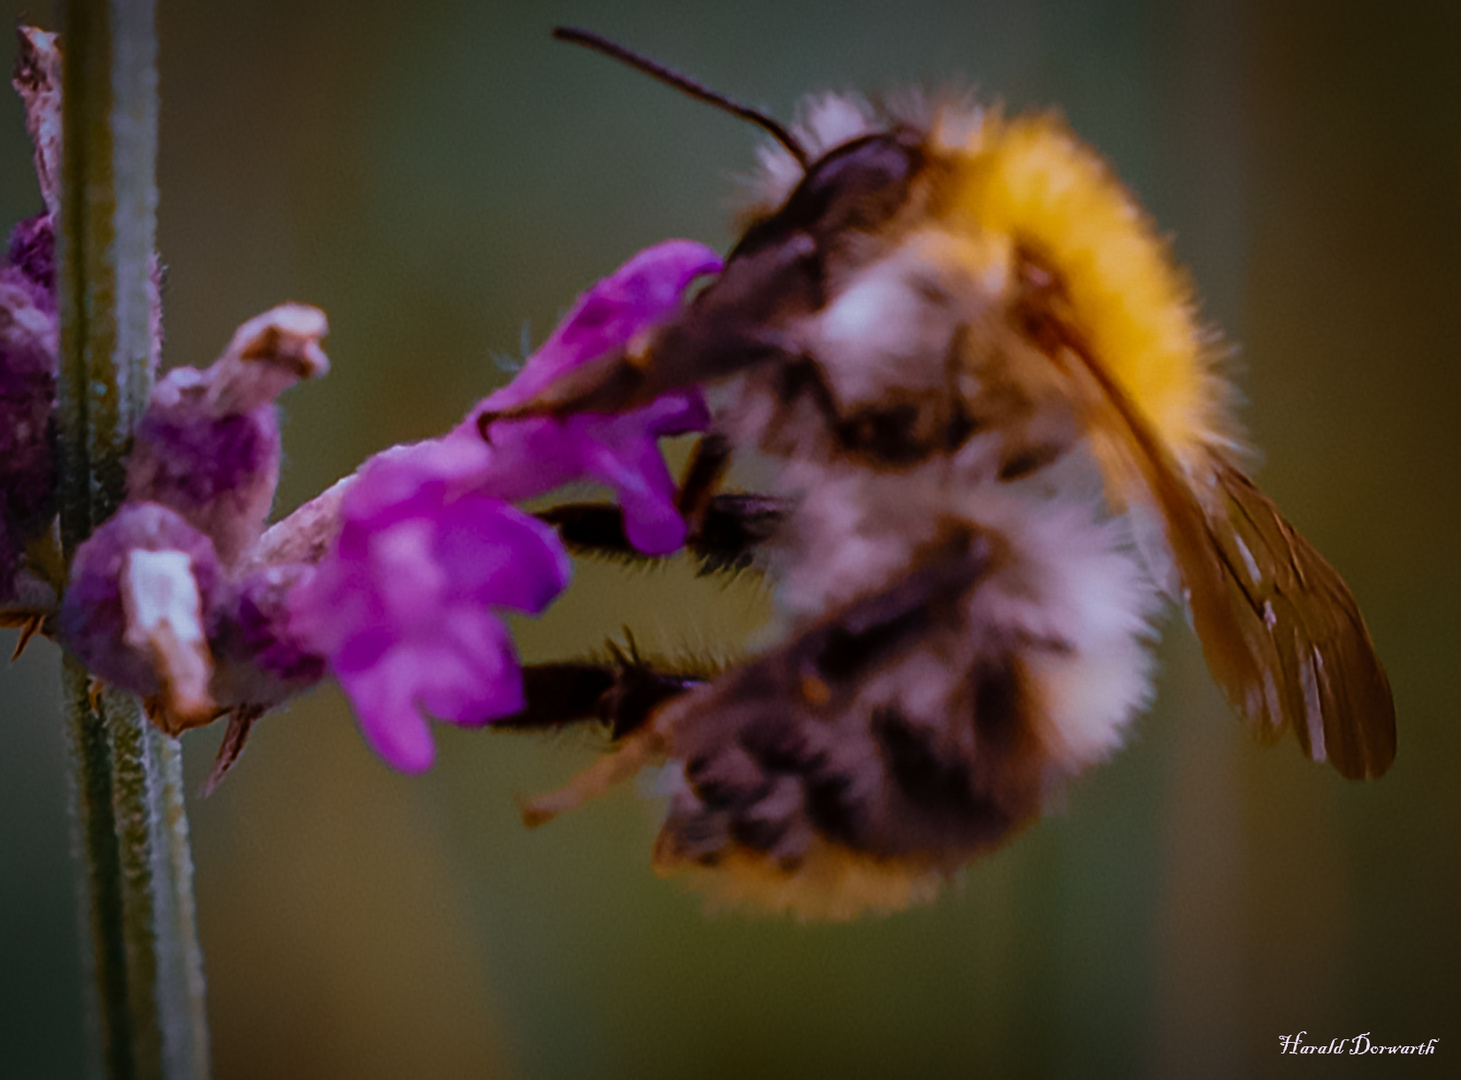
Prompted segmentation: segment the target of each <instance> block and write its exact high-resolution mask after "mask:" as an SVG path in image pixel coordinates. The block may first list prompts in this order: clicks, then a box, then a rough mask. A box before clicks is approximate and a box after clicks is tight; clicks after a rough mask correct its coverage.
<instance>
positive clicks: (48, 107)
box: [11, 26, 61, 215]
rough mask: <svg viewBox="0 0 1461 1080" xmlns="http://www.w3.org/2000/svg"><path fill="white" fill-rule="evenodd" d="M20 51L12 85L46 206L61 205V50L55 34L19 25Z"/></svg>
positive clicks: (56, 208)
mask: <svg viewBox="0 0 1461 1080" xmlns="http://www.w3.org/2000/svg"><path fill="white" fill-rule="evenodd" d="M19 35H20V52H19V55H17V56H16V58H15V77H14V78H13V80H12V81H11V85H12V86H14V87H15V90H16V92H17V93H18V94H20V98H21V100H22V101H23V102H24V103H25V126H26V129H27V130H28V131H29V132H30V141H31V145H32V146H34V147H35V166H36V179H38V180H39V181H40V185H41V197H42V198H43V199H45V201H46V210H47V212H49V213H50V214H53V215H54V214H55V213H57V212H58V211H59V209H60V206H61V165H60V162H61V51H60V49H58V48H57V47H56V35H55V34H52V33H47V32H46V31H44V30H38V29H36V28H35V27H34V26H22V27H20V28H19Z"/></svg>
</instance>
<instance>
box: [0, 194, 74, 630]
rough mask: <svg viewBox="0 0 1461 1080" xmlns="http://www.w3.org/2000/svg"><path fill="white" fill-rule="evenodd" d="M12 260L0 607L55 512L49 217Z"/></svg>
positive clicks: (7, 299)
mask: <svg viewBox="0 0 1461 1080" xmlns="http://www.w3.org/2000/svg"><path fill="white" fill-rule="evenodd" d="M10 255H11V259H10V260H8V261H7V262H6V264H5V265H4V266H3V267H0V602H9V601H11V600H14V599H15V597H16V575H17V574H18V573H19V571H20V569H21V567H22V565H23V561H24V560H23V552H24V550H25V547H26V545H27V544H28V543H29V542H30V541H31V540H32V539H34V538H35V537H36V536H37V535H39V534H40V533H41V532H43V531H44V529H45V527H46V525H47V523H48V522H49V521H50V519H51V517H52V516H53V514H54V512H55V490H56V465H55V442H56V421H55V411H56V363H57V360H56V356H57V349H58V347H59V335H60V330H59V327H58V325H57V321H56V298H55V235H54V233H53V232H52V230H51V222H50V218H49V217H48V216H47V215H45V214H42V215H40V216H39V217H36V218H31V219H29V220H28V221H24V222H21V224H20V225H18V226H17V227H16V229H15V232H14V234H12V237H11V242H10ZM17 257H18V259H19V261H15V260H16V259H17Z"/></svg>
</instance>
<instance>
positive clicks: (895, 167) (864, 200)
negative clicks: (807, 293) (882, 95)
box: [731, 133, 923, 258]
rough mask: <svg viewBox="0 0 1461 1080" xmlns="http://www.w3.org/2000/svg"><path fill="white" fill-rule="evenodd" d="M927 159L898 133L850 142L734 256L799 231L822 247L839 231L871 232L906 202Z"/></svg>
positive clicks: (814, 170)
mask: <svg viewBox="0 0 1461 1080" xmlns="http://www.w3.org/2000/svg"><path fill="white" fill-rule="evenodd" d="M922 162H923V154H922V152H921V151H920V149H919V147H918V145H917V144H916V143H912V142H910V141H908V139H907V137H906V136H902V135H900V134H898V133H890V134H883V135H867V136H864V137H863V138H860V139H854V140H853V141H852V142H849V143H845V144H843V145H842V146H839V147H837V148H836V149H835V150H832V151H830V152H829V153H827V154H826V155H824V156H823V157H821V158H819V159H818V160H817V161H815V162H813V164H812V166H811V168H810V169H808V170H807V175H806V176H805V177H804V178H803V179H802V182H801V183H800V184H799V185H797V188H796V190H795V191H793V192H792V193H791V197H790V198H788V199H787V200H786V205H784V206H783V207H782V208H781V209H780V210H778V211H777V212H776V213H775V214H773V215H772V216H771V217H769V218H767V219H766V220H765V221H761V222H758V223H757V224H756V225H754V226H753V227H752V228H751V229H750V231H749V232H747V233H746V235H745V236H744V237H742V238H741V242H740V243H739V244H737V245H736V248H735V250H734V251H733V252H732V253H731V257H732V258H735V257H736V256H739V255H750V254H753V253H754V252H756V251H758V250H760V249H762V248H765V247H769V246H772V245H775V244H779V243H781V242H783V241H784V240H785V239H786V238H787V237H788V235H789V234H791V233H795V232H800V233H805V234H807V235H809V236H810V237H811V238H812V239H813V240H814V241H815V242H816V245H817V248H818V250H819V251H825V250H826V248H827V246H828V242H829V241H831V240H834V239H835V238H836V237H837V236H838V235H839V234H840V233H844V232H847V231H849V230H854V231H858V232H871V231H873V230H875V229H877V228H879V227H880V226H882V225H883V224H884V223H885V222H887V221H888V220H889V219H890V218H892V217H893V215H894V214H896V213H897V212H898V210H899V209H900V208H901V207H902V206H903V203H904V202H905V201H906V199H907V196H908V185H909V182H910V181H911V180H912V179H913V176H914V174H915V173H916V172H917V171H918V168H919V166H920V165H921V164H922Z"/></svg>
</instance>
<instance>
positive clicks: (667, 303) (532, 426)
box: [464, 240, 720, 555]
mask: <svg viewBox="0 0 1461 1080" xmlns="http://www.w3.org/2000/svg"><path fill="white" fill-rule="evenodd" d="M719 269H720V259H719V258H718V257H717V256H716V254H715V253H714V252H713V251H711V250H710V249H709V248H706V247H703V246H702V245H700V244H695V243H691V242H690V241H688V240H670V241H667V242H665V243H663V244H659V245H656V246H655V247H652V248H649V249H648V250H646V251H642V252H640V253H639V254H638V255H636V256H635V257H634V258H632V259H630V260H629V261H628V262H627V263H625V264H624V265H623V266H622V267H620V268H619V269H618V270H617V271H616V272H615V273H613V274H612V275H610V276H609V277H607V278H605V279H604V280H603V281H601V282H599V283H598V284H597V285H595V286H594V287H593V288H592V289H590V290H589V291H588V292H587V293H586V294H585V295H584V296H583V297H582V298H581V299H580V300H579V301H578V303H577V304H576V305H574V308H573V310H572V311H570V312H569V313H568V317H567V318H565V319H564V320H563V322H562V323H561V324H560V325H559V327H558V329H557V330H555V331H553V334H552V336H551V337H549V338H548V340H547V341H546V342H544V343H543V347H542V348H541V349H539V350H538V351H537V352H536V353H534V354H533V356H532V358H531V359H530V360H528V362H527V364H526V365H524V367H523V370H522V371H521V372H520V373H519V374H518V376H517V378H516V379H514V380H513V381H512V382H511V383H510V384H509V385H507V386H504V387H503V388H502V389H501V390H498V391H497V392H496V393H494V394H492V395H491V396H490V397H488V398H487V399H486V400H484V401H483V402H482V403H481V404H480V405H479V406H478V407H477V408H476V409H475V410H474V411H473V413H472V415H471V416H470V417H468V420H467V423H466V424H465V425H464V427H470V428H472V429H473V430H475V429H476V419H477V417H478V416H479V415H481V414H482V413H488V412H497V411H501V410H504V409H508V408H511V407H512V406H514V405H518V404H521V403H522V402H525V401H528V400H530V399H531V398H533V397H535V396H536V395H537V394H539V393H540V392H541V391H542V390H543V389H544V388H545V387H547V386H549V385H550V384H551V383H552V382H553V381H554V380H556V379H558V378H561V377H562V376H563V375H566V374H567V373H568V372H570V371H572V370H574V369H575V368H577V367H579V366H581V365H582V364H585V363H587V362H588V361H590V360H594V359H596V358H598V357H600V356H603V355H604V354H605V353H608V352H611V351H612V350H614V349H616V348H622V347H624V346H626V345H628V344H629V343H630V342H632V341H633V340H634V339H635V338H636V337H639V336H640V335H641V334H643V333H644V332H645V331H646V330H648V329H650V328H651V327H653V326H654V325H655V324H656V323H659V322H662V321H664V320H665V319H666V318H668V317H669V316H670V315H673V314H674V313H675V311H677V310H678V309H679V306H680V299H681V297H682V296H683V295H684V292H685V290H686V289H687V288H688V287H689V285H690V283H691V282H692V281H694V280H695V279H696V278H697V277H699V276H701V275H702V274H713V273H716V272H717V271H718V270H719ZM709 422H710V412H709V410H708V409H707V408H706V406H705V400H704V398H703V397H702V396H701V394H700V391H699V390H683V391H677V392H675V393H671V394H666V395H665V396H664V397H662V398H660V399H659V400H657V401H655V402H654V403H653V404H650V405H647V406H645V407H644V408H642V409H638V410H636V411H634V412H630V413H625V414H623V415H620V416H593V415H581V416H571V417H568V418H566V419H563V420H554V419H549V418H532V419H526V420H500V421H497V422H496V423H494V424H492V426H491V427H490V428H489V429H488V439H489V441H490V443H491V446H492V451H493V459H494V460H493V464H492V467H491V470H490V472H491V476H490V477H489V478H488V480H487V481H486V488H485V489H486V490H489V491H491V492H492V493H493V494H495V495H497V496H498V497H499V498H502V499H507V500H509V501H514V502H515V501H518V500H520V499H525V498H531V497H532V496H534V495H541V494H543V493H544V492H546V491H552V490H553V489H554V488H557V487H561V486H562V485H564V484H566V483H573V482H576V481H580V480H596V481H598V482H600V483H602V484H606V485H608V486H609V487H610V488H612V489H613V490H614V493H615V494H616V495H617V496H618V498H619V503H620V505H621V506H623V508H624V528H625V532H626V533H627V534H628V537H629V542H630V543H632V544H633V545H634V546H635V547H636V548H638V549H639V550H640V551H642V552H644V553H645V554H646V555H667V554H669V553H670V552H672V551H675V550H676V549H678V548H679V547H680V546H681V545H682V544H684V542H685V522H684V520H683V519H682V518H681V517H680V515H679V514H678V513H677V512H676V510H675V481H674V478H673V477H671V476H670V472H669V469H668V468H666V466H665V462H664V458H663V456H661V454H660V452H659V440H660V439H661V438H663V437H665V436H669V435H683V434H685V433H687V432H691V431H703V430H704V429H705V427H706V425H707V424H708V423H709Z"/></svg>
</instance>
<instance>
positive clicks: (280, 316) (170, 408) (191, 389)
mask: <svg viewBox="0 0 1461 1080" xmlns="http://www.w3.org/2000/svg"><path fill="white" fill-rule="evenodd" d="M327 330H328V323H327V322H326V319H325V315H324V312H322V311H320V310H319V309H318V308H312V307H306V306H304V305H302V304H283V305H280V306H279V307H276V308H274V309H272V310H270V311H267V312H265V313H264V314H263V315H259V316H257V317H256V318H253V319H250V320H249V321H248V322H246V323H244V324H243V326H241V327H240V328H239V330H238V332H237V333H235V334H234V336H233V340H232V341H231V342H230V343H229V346H228V348H227V349H226V350H224V353H223V355H222V356H221V357H219V359H218V360H216V361H215V362H214V363H213V364H212V366H210V367H209V368H208V369H207V370H205V371H198V370H197V369H196V368H187V367H184V368H176V369H174V370H173V371H171V372H169V373H168V375H167V377H166V378H164V379H162V380H161V381H159V382H158V384H157V386H156V387H154V388H153V391H152V397H151V399H150V400H149V402H148V406H147V412H146V414H145V415H144V416H143V418H142V421H141V423H139V424H138V426H137V431H136V442H135V447H134V449H133V452H132V457H131V459H130V461H129V463H128V470H127V498H128V499H129V500H130V501H133V502H156V503H161V504H162V505H164V506H168V507H171V508H172V509H173V510H175V511H177V512H178V513H179V514H181V515H182V516H183V517H184V518H186V519H187V520H188V521H189V522H191V523H192V524H193V525H194V526H195V527H197V528H198V529H200V530H202V531H203V532H205V533H207V534H208V536H209V537H211V538H212V540H213V543H214V545H215V546H216V548H217V550H218V554H219V556H220V557H221V558H222V559H223V561H224V562H225V563H228V564H233V563H234V562H236V561H237V560H238V559H239V558H240V557H241V556H242V555H244V554H245V553H246V552H247V551H248V550H249V548H251V547H252V546H253V545H254V544H255V543H256V542H257V540H258V539H259V537H260V535H261V534H262V533H263V531H264V522H265V521H266V520H267V518H268V515H269V507H270V505H271V504H272V503H273V501H274V489H275V486H276V485H277V483H278V480H279V460H280V441H279V417H278V411H277V407H276V406H275V403H274V401H275V398H277V397H278V395H279V394H280V393H282V392H283V391H284V390H286V389H288V388H289V387H291V386H293V385H294V384H295V383H296V382H298V381H299V380H301V379H308V378H315V377H318V376H320V375H323V374H324V373H325V372H326V371H328V370H329V363H328V361H327V360H326V359H325V354H324V352H323V351H322V350H321V349H320V345H319V342H320V339H321V338H322V337H323V336H324V335H325V333H326V332H327Z"/></svg>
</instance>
